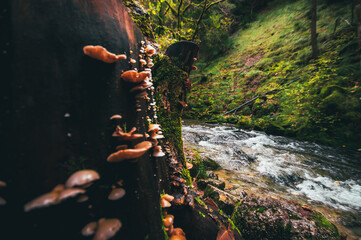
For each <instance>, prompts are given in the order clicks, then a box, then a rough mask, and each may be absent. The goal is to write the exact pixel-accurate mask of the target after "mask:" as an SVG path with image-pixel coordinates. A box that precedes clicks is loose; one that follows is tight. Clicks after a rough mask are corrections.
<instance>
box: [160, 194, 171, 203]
mask: <svg viewBox="0 0 361 240" xmlns="http://www.w3.org/2000/svg"><path fill="white" fill-rule="evenodd" d="M161 198H162V199H163V198H164V199H165V200H167V201H168V202H171V201H173V199H174V197H173V196H172V195H169V194H164V195H163V196H162V197H161Z"/></svg>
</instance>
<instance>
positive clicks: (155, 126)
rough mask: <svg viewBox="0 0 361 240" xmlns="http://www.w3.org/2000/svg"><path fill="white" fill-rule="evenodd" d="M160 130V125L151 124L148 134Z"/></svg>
mask: <svg viewBox="0 0 361 240" xmlns="http://www.w3.org/2000/svg"><path fill="white" fill-rule="evenodd" d="M159 130H160V125H159V124H149V127H148V132H152V131H155V132H158V131H159Z"/></svg>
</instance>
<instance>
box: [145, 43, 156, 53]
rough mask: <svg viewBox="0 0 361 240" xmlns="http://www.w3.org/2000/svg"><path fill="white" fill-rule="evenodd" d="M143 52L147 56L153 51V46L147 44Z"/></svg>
mask: <svg viewBox="0 0 361 240" xmlns="http://www.w3.org/2000/svg"><path fill="white" fill-rule="evenodd" d="M144 51H145V54H147V55H148V56H152V55H153V54H154V53H155V48H154V47H152V46H151V45H147V47H146V48H145V49H144Z"/></svg>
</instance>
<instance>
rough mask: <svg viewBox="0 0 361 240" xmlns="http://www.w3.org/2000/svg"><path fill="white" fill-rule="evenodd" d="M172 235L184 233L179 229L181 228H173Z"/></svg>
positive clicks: (183, 234) (182, 234)
mask: <svg viewBox="0 0 361 240" xmlns="http://www.w3.org/2000/svg"><path fill="white" fill-rule="evenodd" d="M173 235H177V236H185V235H186V234H185V233H184V231H183V229H181V228H174V229H173Z"/></svg>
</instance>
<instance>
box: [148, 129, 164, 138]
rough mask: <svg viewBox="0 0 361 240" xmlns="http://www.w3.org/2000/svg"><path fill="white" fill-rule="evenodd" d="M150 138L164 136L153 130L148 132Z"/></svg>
mask: <svg viewBox="0 0 361 240" xmlns="http://www.w3.org/2000/svg"><path fill="white" fill-rule="evenodd" d="M150 138H151V139H162V138H164V136H163V135H159V134H157V133H156V132H155V131H151V132H150Z"/></svg>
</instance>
